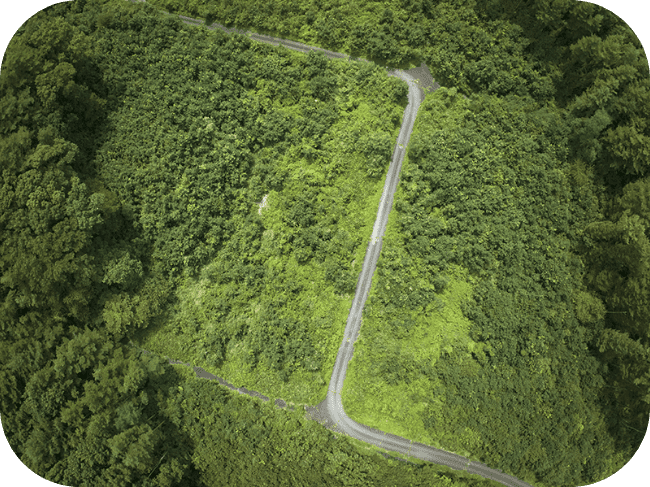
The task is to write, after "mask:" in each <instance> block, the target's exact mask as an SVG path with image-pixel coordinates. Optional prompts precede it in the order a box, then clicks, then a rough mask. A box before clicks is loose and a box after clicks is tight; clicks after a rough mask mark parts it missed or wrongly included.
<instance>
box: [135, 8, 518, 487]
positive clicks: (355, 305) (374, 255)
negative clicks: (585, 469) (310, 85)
mask: <svg viewBox="0 0 650 487" xmlns="http://www.w3.org/2000/svg"><path fill="white" fill-rule="evenodd" d="M136 1H137V0H136ZM139 1H143V0H139ZM179 17H180V18H181V19H182V20H183V21H184V22H186V23H188V24H191V25H203V21H201V20H197V19H192V18H189V17H184V16H180V15H179ZM208 28H209V29H212V30H214V29H220V30H223V31H224V32H227V33H233V32H234V33H239V34H243V35H246V36H248V37H250V38H251V39H253V40H256V41H259V42H264V43H268V44H273V45H279V44H282V45H283V46H285V47H287V48H289V49H292V50H296V51H300V52H309V51H311V50H313V51H319V52H323V54H325V56H327V57H329V58H332V59H348V60H349V59H351V58H350V57H349V56H348V55H346V54H341V53H337V52H332V51H328V50H326V49H322V48H318V47H313V46H308V45H306V44H302V43H300V42H295V41H289V40H285V39H279V38H276V37H271V36H267V35H261V34H256V33H253V32H250V31H244V30H240V29H231V28H227V27H225V26H223V25H221V24H217V23H215V24H212V25H211V26H209V27H208ZM355 60H357V59H355ZM358 60H359V61H363V62H367V61H366V60H365V59H363V58H361V59H358ZM388 75H389V76H395V77H398V78H400V79H402V80H404V81H405V82H406V83H408V86H409V92H408V105H407V106H406V109H405V110H404V116H403V119H402V125H401V128H400V132H399V135H398V137H397V142H396V144H395V149H394V151H393V158H392V160H391V163H390V166H389V168H388V172H387V174H386V182H385V184H384V190H383V192H382V196H381V200H380V202H379V208H378V210H377V218H376V220H375V224H374V227H373V231H372V237H371V240H370V242H369V243H368V247H367V249H366V255H365V258H364V262H363V267H362V269H361V274H360V276H359V280H358V282H357V289H356V292H355V295H354V299H353V301H352V306H351V307H350V314H349V315H348V320H347V323H346V326H345V332H344V335H343V340H342V342H341V346H340V348H339V351H338V354H337V356H336V362H335V364H334V370H333V371H332V377H331V379H330V382H329V387H328V391H327V396H326V398H325V399H324V400H323V401H322V402H320V403H319V404H318V405H317V406H305V407H304V408H305V411H306V417H307V418H309V419H312V420H315V421H318V422H319V423H320V424H322V425H323V426H325V427H326V428H328V429H330V430H332V431H334V432H337V433H342V434H345V435H348V436H351V437H353V438H356V439H358V440H361V441H363V442H366V443H370V444H373V445H376V446H378V447H380V448H383V449H385V450H389V451H393V452H398V453H402V454H404V455H407V456H409V457H414V458H418V459H420V460H425V461H429V462H432V463H436V464H439V465H445V466H448V467H451V468H452V469H455V470H466V471H467V472H469V473H472V474H477V475H480V476H482V477H484V478H488V479H491V480H494V481H497V482H499V483H501V484H503V485H506V486H508V487H531V486H530V484H527V483H526V482H523V481H521V480H519V479H517V478H515V477H513V476H511V475H508V474H505V473H503V472H502V471H501V470H497V469H493V468H490V467H488V466H487V465H485V464H483V463H481V462H477V461H470V459H468V458H466V457H463V456H461V455H458V454H456V453H451V452H447V451H445V450H440V449H438V448H434V447H432V446H429V445H424V444H422V443H417V442H415V443H414V442H413V441H412V440H409V439H407V438H402V437H401V436H396V435H392V434H390V433H386V432H384V431H381V430H378V429H375V428H370V427H368V426H366V425H363V424H361V423H357V422H356V421H354V420H352V419H350V417H348V415H347V414H345V411H344V410H343V404H342V402H341V391H342V390H343V383H344V381H345V375H346V372H347V367H348V362H349V361H350V359H352V356H353V354H354V342H355V341H356V339H357V338H358V336H359V330H360V327H361V313H362V310H363V307H364V305H365V302H366V299H367V298H368V293H369V291H370V286H371V284H372V276H373V274H374V272H375V268H376V266H377V260H378V259H379V254H380V252H381V246H382V238H383V236H384V232H385V230H386V224H387V222H388V215H389V214H390V210H391V207H392V204H393V197H394V195H395V191H396V190H397V184H398V183H399V173H400V170H401V167H402V161H403V160H404V155H405V154H406V148H407V145H408V142H409V139H410V136H411V132H412V130H413V124H414V123H415V118H416V116H417V111H418V108H419V106H420V103H421V102H422V100H423V99H424V96H425V93H429V92H432V91H435V90H436V89H438V88H439V87H440V85H439V84H438V83H435V82H434V80H433V78H432V76H431V73H430V72H429V69H428V68H427V67H426V65H424V63H423V64H422V65H421V66H420V67H418V68H412V69H409V70H406V71H403V70H393V71H390V72H388ZM145 352H146V351H145ZM147 353H148V352H147ZM169 362H170V363H171V364H182V363H183V362H180V361H175V360H170V361H169ZM184 365H186V366H191V365H190V364H184ZM194 371H195V372H196V375H197V377H202V378H205V379H209V380H216V381H218V382H219V383H220V384H222V385H224V386H225V387H228V388H229V389H231V390H235V391H237V392H239V393H240V394H246V395H249V396H252V397H257V398H259V399H262V400H263V401H265V402H266V401H269V398H268V397H267V396H264V395H263V394H260V393H259V392H256V391H251V390H248V389H246V388H244V387H239V388H238V387H235V386H234V385H232V384H230V383H228V382H227V381H226V380H224V379H222V378H221V377H217V376H215V375H213V374H210V373H209V372H206V371H205V370H203V369H202V368H200V367H194ZM275 404H276V405H277V406H278V407H281V408H283V407H285V406H286V402H285V401H283V400H282V399H276V400H275ZM291 410H293V407H291ZM382 455H384V456H385V457H386V458H394V459H397V460H401V461H405V460H404V459H402V458H399V457H392V456H390V455H388V454H386V453H382Z"/></svg>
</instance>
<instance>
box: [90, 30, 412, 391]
mask: <svg viewBox="0 0 650 487" xmlns="http://www.w3.org/2000/svg"><path fill="white" fill-rule="evenodd" d="M199 32H200V33H196V34H194V33H193V34H192V42H194V43H195V44H194V45H192V44H189V42H190V41H189V39H188V38H186V37H185V38H181V39H180V40H179V42H178V43H177V44H174V45H173V46H170V47H169V51H165V50H162V49H161V48H159V47H158V46H155V45H154V46H146V47H144V51H145V52H144V54H143V58H142V60H138V59H137V58H134V60H133V63H134V64H135V63H142V64H143V65H145V66H156V68H155V70H154V71H153V72H152V73H150V72H148V70H147V72H145V73H143V74H142V75H141V79H142V80H143V81H142V84H143V85H144V86H145V87H146V88H145V89H139V91H138V92H137V96H134V97H133V98H132V99H131V98H129V101H128V102H127V103H125V104H124V106H123V108H122V109H121V110H120V111H119V112H118V113H116V114H115V117H116V120H115V122H114V126H115V132H116V136H115V137H113V138H111V140H110V141H108V142H107V143H106V144H104V146H103V147H102V149H100V151H99V153H100V156H99V157H101V158H103V166H102V170H101V172H102V174H105V175H106V177H105V180H107V181H117V183H116V184H115V185H114V186H116V188H115V189H116V190H117V191H119V192H120V194H123V195H129V194H134V192H133V191H129V189H128V187H125V188H120V187H119V186H121V184H122V183H121V181H126V180H128V178H129V177H130V178H132V180H135V181H141V182H140V183H138V182H136V183H135V184H137V185H138V186H140V185H143V189H142V190H138V191H137V195H135V196H134V197H133V198H132V199H130V200H127V201H128V203H129V204H131V205H133V206H134V207H137V208H141V209H140V210H138V211H137V213H139V214H140V223H141V225H142V227H143V229H144V231H145V233H147V234H149V235H150V240H151V241H153V242H154V244H153V248H154V250H153V255H154V258H155V260H156V265H159V266H160V267H161V268H162V269H163V271H164V272H170V273H171V274H174V273H175V272H178V273H180V272H181V271H182V273H183V276H182V278H181V279H179V280H178V287H177V289H176V293H175V294H176V296H175V302H174V303H173V305H172V306H171V307H170V308H169V309H168V312H167V318H166V319H165V320H164V322H161V323H160V324H159V326H157V327H151V328H148V329H147V330H145V331H144V332H143V333H138V334H136V336H135V337H134V338H135V339H136V340H137V341H138V342H139V343H140V345H142V346H143V347H144V348H146V349H149V350H152V351H156V352H158V353H162V354H164V355H167V356H170V357H173V358H179V359H182V360H183V361H186V362H191V363H193V364H194V365H197V366H201V367H203V368H205V369H206V370H208V371H210V372H213V373H215V374H217V375H219V376H222V377H224V378H226V379H227V380H228V381H231V382H233V383H235V384H237V385H245V386H246V387H247V388H251V389H254V390H258V391H263V392H264V393H265V394H268V395H273V396H274V397H282V398H283V399H285V400H289V401H291V402H296V401H298V402H301V403H309V404H316V403H318V402H320V400H322V399H321V398H322V397H323V396H324V395H325V394H326V388H327V381H328V380H329V376H330V374H331V369H332V367H333V365H334V360H335V358H336V352H337V351H338V347H339V345H340V337H341V336H342V333H343V329H344V327H345V322H346V319H347V313H348V310H349V308H350V304H351V300H352V294H353V293H354V289H355V286H356V280H357V276H358V274H359V272H360V269H361V263H362V262H363V256H364V252H365V247H366V245H365V244H366V243H367V241H368V240H369V238H370V237H369V236H370V233H371V232H372V226H373V223H374V218H375V213H376V208H377V206H378V201H379V198H380V197H381V191H382V188H383V180H382V177H381V176H382V174H383V173H384V171H385V169H386V167H387V165H388V162H389V160H390V156H391V154H392V144H393V141H394V140H395V139H396V137H397V132H398V131H399V122H400V120H401V113H402V112H403V107H404V101H405V94H406V90H407V87H406V85H405V84H403V83H402V82H400V81H398V80H396V79H395V78H389V77H387V76H386V74H385V72H384V71H383V70H382V69H380V68H378V67H373V66H371V65H365V64H359V63H348V62H345V61H336V62H329V61H327V59H326V58H324V57H322V56H316V55H314V54H310V55H304V54H299V53H294V52H291V51H288V50H286V49H284V48H279V49H274V48H273V47H272V46H257V45H256V43H254V42H252V41H248V40H246V39H242V38H240V39H239V40H237V41H228V39H230V38H229V37H228V36H226V35H224V34H221V33H214V34H213V33H209V32H207V31H205V30H201V31H199ZM107 42H111V43H112V44H111V45H121V44H122V43H123V40H121V39H119V38H118V37H116V36H111V38H110V41H107ZM232 42H241V43H244V44H245V46H247V48H246V50H243V48H241V49H242V52H241V53H239V54H237V58H236V60H235V63H234V65H236V66H240V67H239V69H238V70H237V71H232V72H229V73H227V74H228V75H229V76H231V78H227V77H225V76H226V73H220V74H217V73H215V72H214V71H212V70H214V69H216V67H217V64H216V59H217V55H218V56H219V57H220V58H223V59H229V58H231V57H232V56H233V51H234V50H235V45H233V44H231V43H232ZM208 43H209V44H208ZM219 43H223V44H224V46H223V49H220V50H217V48H216V47H215V44H217V45H218V44H219ZM104 49H105V50H107V48H104ZM210 52H212V53H213V54H210ZM226 52H227V53H226ZM188 53H191V54H192V55H191V56H190V57H188ZM197 58H198V59H197ZM189 59H192V61H189ZM188 63H189V67H185V66H187V64H188ZM227 65H228V64H226V66H227ZM193 71H194V74H193V75H192V72H193ZM161 73H179V75H180V79H177V80H175V79H174V78H173V75H171V74H166V75H165V76H164V78H163V76H162V74H161ZM182 73H185V74H184V75H183V74H182ZM191 76H194V79H196V80H197V81H192V79H193V78H191ZM239 76H242V81H241V83H242V84H243V88H247V89H245V90H244V89H243V88H242V89H241V91H240V92H239V94H238V95H237V96H239V97H240V98H234V99H229V98H228V97H229V96H230V95H228V94H227V91H225V90H223V89H220V88H219V86H226V87H227V86H230V83H235V84H236V83H238V81H237V80H238V77H239ZM224 77H225V78H224ZM215 78H224V79H219V80H218V81H215ZM215 83H216V84H215ZM182 87H184V88H182ZM217 97H219V98H220V99H222V100H223V101H222V103H225V104H227V105H232V106H233V110H234V111H233V114H238V115H237V117H239V118H244V126H243V127H241V128H235V134H238V135H230V134H224V132H228V131H230V130H232V129H231V128H230V127H229V126H228V125H226V126H224V121H221V127H222V130H221V131H219V130H217V128H216V127H217V126H218V125H219V120H218V118H217V117H224V116H227V115H224V112H220V111H214V112H212V111H210V109H209V107H211V106H212V103H216V102H214V101H213V100H214V99H215V98H217ZM161 98H162V99H168V100H170V101H169V103H168V104H166V103H162V104H161V103H160V99H161ZM172 102H173V104H172ZM399 103H402V105H399ZM169 105H171V109H170V108H169ZM201 107H206V108H201ZM211 110H214V108H212V109H211ZM170 111H171V112H172V114H171V115H170ZM125 113H126V114H127V115H128V114H131V113H134V114H136V115H134V116H125V115H124V114H125ZM226 113H228V112H226ZM233 116H234V115H233ZM166 118H172V119H173V120H174V123H173V124H172V125H170V126H169V128H168V127H167V126H166V124H165V122H162V121H163V120H165V119H166ZM235 118H236V117H235ZM152 121H153V124H152ZM159 121H160V122H162V124H163V127H164V128H160V127H159V126H158V122H159ZM246 122H249V125H247V123H246ZM225 123H226V124H235V122H232V121H228V122H225ZM147 124H152V125H153V126H154V127H156V130H157V132H158V133H156V134H155V135H153V134H151V133H149V132H147V131H140V132H141V133H140V134H139V135H136V136H135V137H134V136H132V135H130V134H133V133H134V132H138V131H139V127H142V126H146V125H147ZM235 126H236V124H235ZM134 138H137V142H134V140H133V139H134ZM240 141H242V142H240ZM246 141H248V142H246ZM134 144H135V145H137V146H138V148H139V151H138V152H139V153H133V151H131V150H130V149H129V147H130V146H132V145H134ZM143 159H144V160H146V161H147V163H146V164H145V165H142V164H141V163H140V162H139V161H141V160H143ZM247 166H248V169H249V173H248V174H246V172H245V170H246V169H247ZM238 172H239V173H240V174H239V175H237V174H238ZM226 175H227V176H226ZM224 177H227V178H228V179H229V180H228V179H226V180H225V181H222V180H221V179H223V178H224ZM128 184H129V183H127V185H128ZM118 188H119V189H118ZM120 190H121V191H120ZM264 196H266V198H267V199H266V200H265V203H266V206H265V207H260V206H259V205H258V204H256V203H259V202H261V201H262V200H263V197H264ZM219 208H223V209H222V210H221V211H218V210H217V209H219ZM170 210H171V211H170Z"/></svg>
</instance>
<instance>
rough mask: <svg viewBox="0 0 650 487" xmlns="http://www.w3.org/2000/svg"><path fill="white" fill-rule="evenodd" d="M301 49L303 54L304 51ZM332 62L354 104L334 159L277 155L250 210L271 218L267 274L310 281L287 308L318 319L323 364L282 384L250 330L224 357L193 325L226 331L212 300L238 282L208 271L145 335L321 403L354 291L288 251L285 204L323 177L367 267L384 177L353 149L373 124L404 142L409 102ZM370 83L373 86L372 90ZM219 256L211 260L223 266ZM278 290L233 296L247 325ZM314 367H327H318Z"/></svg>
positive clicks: (355, 264)
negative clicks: (267, 186) (275, 185)
mask: <svg viewBox="0 0 650 487" xmlns="http://www.w3.org/2000/svg"><path fill="white" fill-rule="evenodd" d="M292 55H295V56H303V55H302V54H298V53H295V54H294V53H292ZM333 63H334V65H335V66H336V70H337V72H338V75H339V77H340V78H339V86H340V90H341V91H342V92H345V93H348V94H349V95H350V98H349V101H348V103H349V107H350V108H351V111H349V112H347V111H344V110H341V118H340V119H339V121H338V122H337V123H335V124H334V125H333V126H332V127H331V129H330V131H329V135H326V136H325V137H324V138H328V139H330V141H329V142H328V143H327V148H328V149H329V153H330V157H329V160H328V161H323V163H321V164H309V163H307V161H305V160H304V159H302V158H301V157H300V156H299V155H298V152H299V151H298V150H297V148H294V149H296V150H293V149H289V150H288V151H287V152H286V154H285V156H284V157H283V158H282V159H281V160H278V161H277V163H278V164H279V170H280V172H283V173H285V174H286V175H287V181H286V182H285V185H284V188H283V189H282V191H279V192H278V191H271V192H270V193H269V196H268V199H267V207H266V208H263V209H262V212H261V215H260V214H259V211H258V210H259V207H258V206H254V207H252V208H251V209H250V213H251V215H252V216H253V217H254V218H259V219H260V220H261V222H262V224H263V226H264V234H263V237H262V242H261V252H260V254H261V255H260V256H259V260H260V262H263V265H264V267H265V269H266V270H267V272H268V273H271V274H272V273H274V272H275V274H276V280H281V281H284V282H293V283H297V284H299V285H300V286H302V290H301V291H300V292H299V293H298V294H297V295H295V296H294V297H293V298H292V299H291V301H290V302H288V303H287V306H286V309H285V311H286V313H287V314H288V315H291V316H294V317H298V319H304V320H305V321H307V322H308V323H309V325H308V326H309V330H310V334H311V335H312V336H313V340H312V342H313V343H314V345H315V347H316V349H317V354H318V356H319V357H321V362H320V364H319V365H313V364H310V363H306V364H301V365H300V366H299V367H298V370H297V371H296V372H295V373H294V374H293V375H292V376H291V378H290V380H289V381H288V382H283V381H281V380H280V379H279V378H278V375H277V372H275V371H273V370H271V369H270V368H269V366H268V365H267V364H266V363H265V362H264V361H260V362H259V363H258V364H257V366H253V365H252V364H251V355H250V348H249V346H248V343H247V338H246V335H245V334H244V335H243V336H241V337H240V338H239V339H236V340H231V341H230V342H229V343H228V346H227V356H226V359H225V361H224V362H223V363H217V361H216V360H214V358H212V357H211V356H210V352H209V350H206V349H205V348H204V347H203V346H202V343H197V340H196V336H195V334H194V333H192V328H191V326H192V323H196V326H198V327H199V328H200V329H202V330H204V331H206V333H208V334H220V333H222V332H223V327H224V326H228V324H227V323H224V321H225V320H223V321H222V322H221V323H219V320H215V319H214V318H213V317H211V316H209V314H207V313H206V312H205V310H204V306H205V304H206V301H208V300H210V299H212V298H213V297H214V296H217V295H222V296H223V295H227V294H228V293H229V290H231V289H229V286H231V284H227V285H211V284H210V282H209V281H208V280H207V279H202V278H200V277H199V278H196V279H191V278H187V279H186V280H185V282H184V284H183V285H182V286H181V287H180V288H179V289H178V291H177V297H178V300H179V306H178V307H177V309H176V311H175V312H173V313H172V314H171V315H170V316H169V317H168V318H169V319H168V320H167V321H166V323H164V324H162V325H161V326H160V327H159V328H158V329H157V330H155V332H154V333H151V332H148V333H147V334H146V335H144V336H143V337H142V341H141V346H142V347H143V348H146V349H149V350H152V351H156V352H159V353H162V354H164V355H167V356H169V357H173V358H175V359H179V360H183V361H187V362H191V363H192V364H194V365H196V366H200V367H203V368H204V369H206V370H207V371H209V372H211V373H213V374H216V375H219V376H220V377H223V378H225V379H226V380H228V381H229V382H231V383H233V384H235V385H237V386H245V387H247V388H249V389H253V390H256V391H259V392H261V393H263V394H266V395H269V396H272V397H281V398H283V399H285V400H287V401H288V402H289V403H306V404H316V403H318V402H320V401H321V400H322V398H323V397H324V396H325V394H326V390H327V383H328V382H329V378H330V377H329V376H330V374H331V370H332V367H333V365H334V361H335V359H336V353H337V351H338V347H339V345H340V340H341V336H342V334H343V330H344V328H345V323H346V320H347V314H348V311H349V308H350V305H351V302H352V297H353V295H352V294H350V293H346V294H338V293H337V292H336V291H335V289H334V288H333V286H332V285H331V284H330V283H329V282H328V281H327V280H326V278H325V276H324V271H323V268H322V265H320V264H319V263H318V262H314V261H313V260H312V261H308V262H307V263H306V264H298V263H297V262H296V259H295V257H294V256H293V255H292V254H291V252H290V251H288V250H287V245H286V242H285V238H284V234H285V233H286V228H285V223H284V222H283V220H282V211H283V207H284V210H285V211H286V209H287V208H286V206H287V205H288V203H287V201H288V200H290V196H291V195H295V194H296V193H299V192H300V191H302V190H303V189H304V181H305V180H312V181H317V182H319V183H321V184H323V187H322V190H321V191H320V194H319V197H318V198H319V199H320V200H321V201H322V202H323V204H324V205H325V206H326V207H328V208H330V211H331V212H336V213H337V216H338V218H339V220H338V223H337V228H338V229H339V230H342V231H344V232H347V234H349V235H350V239H349V241H351V242H353V243H354V246H353V249H352V252H350V254H349V264H350V270H351V271H352V272H353V273H354V274H355V275H358V273H359V272H360V270H361V264H362V262H363V256H364V252H365V248H366V244H367V242H368V241H369V239H370V234H371V233H372V227H373V224H374V220H375V216H376V208H377V206H378V204H379V199H380V197H381V192H382V188H383V183H384V181H383V179H384V178H383V177H381V178H377V179H373V180H371V179H369V178H368V177H367V175H366V169H365V161H364V156H363V155H360V154H357V153H352V154H351V153H347V152H348V151H349V148H350V146H354V144H355V143H356V142H357V141H358V139H360V138H362V137H364V136H365V135H366V134H369V133H372V132H376V131H384V132H386V133H389V134H390V136H391V138H392V140H395V138H396V137H397V134H398V132H399V123H396V122H399V120H400V118H401V113H402V110H403V107H401V106H399V105H397V104H396V103H393V102H390V101H389V100H388V99H387V98H386V97H385V96H383V95H384V94H382V93H381V85H382V83H384V82H385V80H384V79H383V78H385V75H384V74H383V72H382V71H381V70H378V71H376V72H375V73H374V75H373V79H372V80H371V82H370V84H369V85H368V86H366V87H364V86H355V84H354V80H353V78H352V75H353V74H354V72H355V71H356V70H357V69H358V67H357V65H356V64H354V63H346V62H344V61H334V62H333ZM371 86H372V87H374V89H368V88H369V87H371ZM339 102H340V103H343V99H339ZM355 106H356V108H353V107H355ZM292 111H295V112H297V111H298V107H297V106H295V107H293V108H291V107H290V108H289V109H285V112H286V113H291V112H292ZM351 134H357V137H356V139H354V138H351ZM386 167H387V165H386ZM384 173H385V171H384ZM218 260H219V259H217V261H215V262H213V263H212V264H210V265H209V266H207V267H208V268H210V267H218V266H219V262H218ZM275 292H276V290H275V289H274V287H273V284H272V283H270V284H267V285H266V290H265V291H264V292H263V293H262V295H260V296H255V297H253V298H252V299H251V300H250V302H248V303H238V304H234V303H233V306H236V309H237V310H238V312H239V313H240V314H241V315H242V316H244V315H245V316H246V318H245V319H244V321H245V322H246V323H245V325H243V326H244V327H245V328H248V327H255V326H262V325H263V323H260V322H259V321H257V320H256V313H257V312H258V311H259V308H260V303H261V302H262V301H264V300H265V298H268V297H269V296H273V294H274V293H275ZM232 314H233V313H232V312H231V315H232ZM176 322H181V323H184V324H186V325H187V326H184V327H183V328H184V329H183V331H182V332H181V333H180V334H179V333H178V332H177V327H176V326H175V324H174V323H176ZM315 367H318V370H314V368H315Z"/></svg>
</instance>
